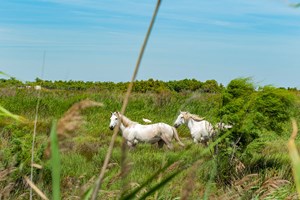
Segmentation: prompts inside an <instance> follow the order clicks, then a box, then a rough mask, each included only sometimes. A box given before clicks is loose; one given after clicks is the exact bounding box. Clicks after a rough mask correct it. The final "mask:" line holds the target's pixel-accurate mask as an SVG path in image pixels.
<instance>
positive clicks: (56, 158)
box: [50, 120, 61, 200]
mask: <svg viewBox="0 0 300 200" xmlns="http://www.w3.org/2000/svg"><path fill="white" fill-rule="evenodd" d="M56 123H57V122H56V120H55V121H54V122H53V124H52V128H51V133H50V140H51V169H52V196H53V199H55V200H59V199H60V169H61V165H60V154H59V148H58V139H57V133H56Z"/></svg>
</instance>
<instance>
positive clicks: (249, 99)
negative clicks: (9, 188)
mask: <svg viewBox="0 0 300 200" xmlns="http://www.w3.org/2000/svg"><path fill="white" fill-rule="evenodd" d="M139 82H142V81H139ZM145 82H147V81H145ZM178 82H180V83H181V84H182V85H181V84H179V85H177V86H176V84H178V83H176V82H172V84H173V85H172V84H171V85H167V84H166V83H160V82H159V81H154V80H152V81H149V83H151V84H153V85H152V86H151V85H148V86H147V87H146V89H145V90H144V91H143V92H139V91H140V90H142V89H143V86H145V85H147V84H148V83H139V84H140V85H139V86H140V87H141V88H140V89H136V92H134V93H133V94H132V96H131V97H130V100H129V106H128V109H127V112H126V116H128V117H129V118H130V119H132V120H134V121H138V122H140V123H143V121H142V118H148V119H151V120H152V121H153V122H161V121H162V122H166V123H168V124H171V125H172V124H173V122H174V120H175V118H176V116H177V115H178V112H179V110H187V111H190V112H191V113H195V114H198V115H200V116H203V117H205V118H206V119H207V120H208V121H211V122H212V123H213V124H215V123H216V122H219V121H220V120H222V121H223V122H226V123H232V124H233V128H232V129H230V130H228V131H224V132H219V134H218V138H222V139H221V140H218V149H219V151H218V154H216V155H215V156H214V157H215V158H214V159H213V156H212V155H211V152H213V149H212V148H205V147H203V146H201V145H196V144H194V143H193V141H192V139H191V136H190V133H189V130H188V129H187V128H186V127H185V126H182V127H180V128H179V129H178V133H179V136H180V137H181V139H182V140H183V142H184V143H185V144H186V148H184V149H182V148H181V147H179V146H178V145H177V144H176V142H175V141H174V146H175V149H174V150H173V151H169V150H167V149H164V148H163V149H158V148H157V147H156V146H155V145H150V144H139V145H138V146H137V147H136V148H135V149H134V150H131V151H129V152H128V160H129V163H130V168H129V174H128V175H127V178H126V180H121V177H120V175H119V171H120V165H119V163H120V160H121V144H122V139H121V137H120V136H119V137H118V138H117V141H116V143H115V144H116V145H115V148H114V150H113V154H112V159H111V161H110V164H109V170H108V171H107V172H106V174H105V179H104V182H103V191H101V193H102V192H103V194H101V196H102V197H105V198H106V199H117V198H119V197H120V191H119V190H120V188H121V187H122V186H123V183H125V184H126V185H127V186H128V192H130V191H131V192H132V191H134V189H135V188H137V187H139V186H143V187H142V188H141V189H140V190H139V192H138V193H137V194H136V195H137V196H139V197H143V195H148V194H149V195H150V198H152V196H153V193H152V192H154V191H155V192H157V194H158V196H159V198H160V199H165V198H166V199H174V198H179V197H180V195H181V193H182V189H183V187H184V185H186V181H188V180H187V174H188V170H189V168H190V167H191V166H192V165H193V163H194V162H195V161H196V160H199V159H201V161H203V162H202V163H201V165H199V167H198V168H197V170H196V171H195V172H194V173H195V175H194V178H195V180H194V181H195V182H194V184H193V186H194V187H195V190H193V191H191V194H190V197H191V198H192V199H195V198H207V199H210V198H212V199H213V198H214V197H216V196H212V194H213V193H215V192H216V191H219V192H221V193H222V192H224V190H222V189H221V188H222V187H225V186H227V187H230V188H231V187H232V183H233V181H234V180H235V179H238V178H242V177H243V176H244V175H247V174H250V173H259V174H266V173H267V171H270V170H274V171H276V174H277V175H278V176H280V177H281V178H283V179H286V180H289V181H292V178H291V173H290V171H291V167H290V164H289V162H288V156H287V151H286V149H284V148H283V147H284V146H285V145H286V141H287V138H288V135H289V132H290V128H289V123H288V120H289V117H290V116H295V117H296V118H297V119H300V112H299V111H298V110H299V109H298V108H300V99H299V94H298V92H297V91H294V90H285V89H279V88H273V87H270V86H267V87H262V88H259V89H257V90H255V89H254V88H255V87H254V85H253V84H252V83H251V80H250V79H238V80H233V81H232V82H231V83H230V84H229V85H228V86H227V87H225V88H223V86H219V89H220V90H214V89H212V90H206V89H204V88H205V87H206V86H205V83H206V84H207V85H208V86H209V87H208V88H214V86H217V84H216V83H214V81H207V82H205V83H201V84H199V85H198V86H197V81H195V80H193V81H191V80H185V81H182V82H181V81H178ZM43 83H44V81H43ZM169 83H171V81H170V82H169ZM175 83H176V84H175ZM192 83H193V84H194V85H193V84H192ZM60 84H61V88H64V83H63V82H62V83H60ZM72 84H73V83H72ZM84 84H87V85H89V86H88V89H87V88H85V89H82V90H77V89H74V90H73V89H72V90H58V89H51V90H42V93H41V104H40V109H39V111H40V112H39V121H38V124H37V138H36V147H35V156H34V158H35V163H38V164H41V165H42V166H43V167H44V168H43V169H41V170H39V169H34V180H33V181H34V182H35V183H36V184H37V186H38V187H39V188H41V189H42V190H43V191H45V193H46V194H47V196H49V197H51V196H52V187H51V184H52V180H53V178H52V175H51V173H52V164H51V161H49V160H47V159H46V158H45V157H44V156H43V152H44V149H45V146H46V145H47V143H48V137H49V133H50V130H51V124H52V121H53V119H54V118H60V117H61V116H62V115H63V113H64V112H65V111H66V110H67V109H68V108H69V107H70V106H71V105H72V104H74V103H75V102H78V101H80V100H82V99H86V98H89V99H92V100H94V101H97V102H102V103H103V104H104V105H105V106H104V107H102V108H91V109H88V110H86V111H84V112H83V119H84V120H85V121H86V123H85V124H84V126H83V127H81V128H80V129H79V130H76V132H75V133H73V134H72V135H70V138H68V140H67V142H68V143H67V146H68V147H71V148H70V149H69V150H68V151H67V152H63V153H62V154H61V165H60V166H61V170H62V171H61V173H60V178H61V181H60V184H61V186H62V187H61V188H60V189H61V197H62V198H66V197H68V196H74V197H78V198H82V197H83V196H84V194H86V195H87V196H88V195H89V194H90V192H89V191H90V190H89V189H88V188H92V187H91V186H92V185H93V180H94V179H93V177H95V175H96V174H97V173H98V172H99V169H100V168H101V165H102V164H103V161H104V158H105V154H106V150H107V147H108V144H109V141H110V137H111V134H112V131H111V130H109V128H108V124H109V117H110V112H111V111H116V110H119V109H120V108H121V104H122V101H123V96H124V93H123V89H121V88H122V87H123V86H121V85H123V83H122V84H121V83H120V84H118V85H117V86H116V87H118V88H119V89H115V90H114V89H113V90H110V91H109V90H108V89H109V87H110V86H112V85H114V84H112V83H103V84H102V83H101V84H99V85H98V84H97V83H84ZM189 84H191V85H190V86H191V88H193V89H191V88H190V89H189V88H188V87H189ZM192 85H193V86H192ZM98 86H99V88H98ZM100 86H101V87H100ZM137 86H138V84H137ZM171 86H172V87H173V88H175V87H177V89H171V88H172V87H171ZM204 86H205V87H204ZM105 87H107V88H105ZM157 87H159V88H160V89H159V90H158V89H157ZM124 88H125V89H126V85H125V83H124ZM147 88H148V89H147ZM180 88H185V89H182V90H181V89H180ZM156 89H157V90H156ZM215 89H216V88H215ZM176 90H177V91H180V92H177V91H176ZM4 91H5V92H4ZM95 91H96V92H95ZM99 91H101V92H99ZM192 91H194V92H192ZM0 92H2V94H4V95H0V104H1V106H3V108H5V109H7V110H9V111H10V112H12V113H14V114H17V115H22V116H24V117H25V118H26V119H29V120H32V119H33V116H34V110H35V106H36V102H37V92H36V91H34V90H22V89H16V88H12V87H9V88H2V90H1V91H0ZM295 108H297V109H295ZM6 120H7V118H0V122H1V123H0V133H1V134H0V147H1V148H0V156H1V158H2V159H0V168H1V167H2V168H8V167H9V166H10V167H15V168H17V169H18V170H16V171H14V172H13V173H12V174H10V175H9V176H10V177H11V178H12V179H10V180H13V181H18V182H19V183H21V182H22V177H23V176H24V175H28V174H29V172H30V170H29V169H30V151H31V141H32V130H33V127H32V123H28V124H15V123H11V121H9V122H7V121H6ZM164 161H165V162H166V163H177V162H178V163H183V164H178V166H177V165H175V167H172V168H171V169H166V171H167V173H166V174H165V175H162V177H161V178H158V177H159V176H160V175H159V176H156V178H155V179H154V180H153V181H151V182H149V183H147V180H149V178H151V176H152V175H153V173H154V172H155V171H157V169H161V168H162V166H163V162H164ZM240 163H243V164H244V165H245V169H244V170H242V171H237V170H235V169H236V167H237V165H238V164H240ZM181 167H183V168H181ZM215 168H216V169H217V170H216V171H215V172H216V173H215V174H212V173H211V170H212V169H215ZM178 169H180V170H181V172H180V174H178V175H176V176H174V177H172V174H173V173H175V172H176V170H178ZM168 177H169V178H170V179H168ZM163 180H167V181H166V182H165V183H164V182H161V181H163ZM143 183H147V184H146V185H145V186H144V185H143ZM208 183H209V184H208ZM7 184H8V182H1V183H0V190H1V189H2V188H4V187H5V186H6V185H7ZM162 184H163V185H162ZM20 185H21V184H18V185H16V187H17V188H18V191H16V192H11V194H12V195H14V196H18V195H20V194H22V193H25V191H26V189H27V188H26V187H25V186H24V185H23V186H20ZM259 186H260V185H259V184H257V185H255V187H259ZM75 188H76V189H75ZM158 188H159V189H158ZM208 188H209V189H208ZM153 189H155V190H153ZM170 190H172V193H170ZM254 191H255V190H253V191H249V193H247V194H246V193H244V194H241V195H243V196H244V197H245V198H246V197H249V196H250V197H251V196H252V195H253V194H254ZM281 191H282V192H283V193H287V191H289V192H290V193H291V192H293V191H294V190H293V189H291V190H285V189H280V190H278V191H277V192H278V193H280V192H281ZM85 192H86V193H85ZM146 192H149V193H146ZM278 193H274V194H278ZM283 193H280V195H283V196H286V195H288V194H283ZM126 194H129V193H126ZM215 194H218V193H215ZM258 196H259V195H258ZM135 197H136V196H135ZM147 198H149V197H147Z"/></svg>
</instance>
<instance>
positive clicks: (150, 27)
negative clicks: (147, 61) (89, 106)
mask: <svg viewBox="0 0 300 200" xmlns="http://www.w3.org/2000/svg"><path fill="white" fill-rule="evenodd" d="M160 3H161V0H158V1H157V3H156V7H155V10H154V13H153V16H152V20H151V23H150V26H149V28H148V31H147V34H146V37H145V39H144V42H143V45H142V48H141V50H140V53H139V57H138V60H137V63H136V66H135V69H134V73H133V76H132V79H131V82H130V84H129V86H128V89H127V93H126V96H125V99H124V102H123V105H122V109H121V114H124V113H125V110H126V107H127V104H128V100H129V96H130V94H131V91H132V87H133V82H134V81H135V79H136V75H137V73H138V70H139V67H140V64H141V61H142V57H143V54H144V51H145V48H146V46H147V42H148V40H149V37H150V34H151V30H152V28H153V25H154V22H155V18H156V16H157V13H158V9H159V6H160ZM119 128H120V123H119V124H118V126H117V127H116V128H115V130H114V133H113V136H112V138H111V142H110V144H109V147H108V151H107V154H106V156H105V160H104V163H103V166H102V169H101V171H100V174H99V177H98V179H97V181H96V184H95V188H94V191H93V195H92V200H95V199H96V198H97V195H98V191H99V189H100V188H101V183H102V180H103V177H104V174H105V171H106V168H107V166H108V163H109V160H110V157H111V154H112V150H113V147H114V143H115V140H116V137H117V134H118V131H119Z"/></svg>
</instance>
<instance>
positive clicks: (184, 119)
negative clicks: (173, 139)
mask: <svg viewBox="0 0 300 200" xmlns="http://www.w3.org/2000/svg"><path fill="white" fill-rule="evenodd" d="M181 124H186V125H187V126H188V127H189V129H190V132H191V135H192V138H193V140H194V142H195V143H199V142H201V143H203V144H205V145H207V143H208V140H209V139H211V138H212V137H213V136H214V135H215V130H214V127H213V125H212V124H211V123H210V122H208V121H206V120H204V118H201V117H199V116H198V115H195V114H191V113H189V112H180V114H179V115H178V117H177V119H176V121H175V122H174V126H175V127H176V128H178V127H179V126H180V125H181Z"/></svg>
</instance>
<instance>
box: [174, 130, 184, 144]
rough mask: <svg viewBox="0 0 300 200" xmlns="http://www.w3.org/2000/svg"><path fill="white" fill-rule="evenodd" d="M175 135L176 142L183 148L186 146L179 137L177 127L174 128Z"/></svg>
mask: <svg viewBox="0 0 300 200" xmlns="http://www.w3.org/2000/svg"><path fill="white" fill-rule="evenodd" d="M172 130H173V133H174V138H175V140H176V141H177V142H178V144H179V145H180V146H182V147H184V146H185V145H184V144H183V143H182V142H181V141H180V139H179V136H178V132H177V130H176V128H175V127H172Z"/></svg>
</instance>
